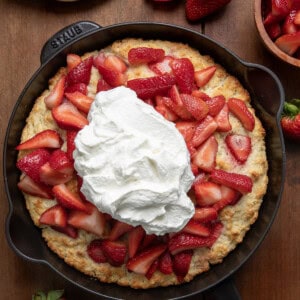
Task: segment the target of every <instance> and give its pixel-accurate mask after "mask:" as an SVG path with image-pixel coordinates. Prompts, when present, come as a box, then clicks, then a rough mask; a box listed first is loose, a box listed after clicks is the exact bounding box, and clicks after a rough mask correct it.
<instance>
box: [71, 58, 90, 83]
mask: <svg viewBox="0 0 300 300" xmlns="http://www.w3.org/2000/svg"><path fill="white" fill-rule="evenodd" d="M92 66H93V57H92V56H90V57H88V58H87V59H85V60H83V61H82V62H81V63H80V64H78V65H77V66H76V67H74V68H73V69H71V70H70V71H69V72H68V74H67V77H66V85H67V86H70V85H73V84H75V83H79V82H82V83H85V84H88V83H89V82H90V78H91V69H92Z"/></svg>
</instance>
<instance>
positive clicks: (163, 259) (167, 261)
mask: <svg viewBox="0 0 300 300" xmlns="http://www.w3.org/2000/svg"><path fill="white" fill-rule="evenodd" d="M158 269H159V271H160V272H162V273H163V274H171V273H173V261H172V258H171V255H170V253H169V252H168V251H166V252H165V253H164V254H162V255H161V256H160V258H159V260H158Z"/></svg>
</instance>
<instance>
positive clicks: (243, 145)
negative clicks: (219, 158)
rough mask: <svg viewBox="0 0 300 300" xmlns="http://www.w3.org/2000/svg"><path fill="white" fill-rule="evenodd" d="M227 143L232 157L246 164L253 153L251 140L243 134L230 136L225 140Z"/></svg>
mask: <svg viewBox="0 0 300 300" xmlns="http://www.w3.org/2000/svg"><path fill="white" fill-rule="evenodd" d="M225 143H226V145H227V147H228V148H229V150H230V152H231V153H232V155H233V156H234V157H235V159H236V160H237V161H238V162H240V163H242V164H243V163H245V162H246V161H247V159H248V156H249V154H250V153H251V148H252V147H251V138H250V137H249V136H246V135H241V134H229V135H227V136H226V138H225Z"/></svg>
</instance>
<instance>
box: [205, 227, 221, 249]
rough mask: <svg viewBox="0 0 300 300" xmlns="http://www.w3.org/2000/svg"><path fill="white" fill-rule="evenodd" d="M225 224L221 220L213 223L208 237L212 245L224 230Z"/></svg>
mask: <svg viewBox="0 0 300 300" xmlns="http://www.w3.org/2000/svg"><path fill="white" fill-rule="evenodd" d="M223 227H224V226H223V224H222V223H221V222H215V223H212V226H211V234H210V236H209V237H208V239H209V241H210V247H211V246H212V245H213V244H214V243H215V242H216V240H217V239H218V238H219V236H220V235H221V233H222V230H223Z"/></svg>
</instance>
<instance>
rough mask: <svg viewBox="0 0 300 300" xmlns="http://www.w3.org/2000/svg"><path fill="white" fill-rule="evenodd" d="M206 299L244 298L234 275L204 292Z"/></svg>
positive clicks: (230, 299) (228, 299) (238, 299)
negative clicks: (237, 286)
mask: <svg viewBox="0 0 300 300" xmlns="http://www.w3.org/2000/svg"><path fill="white" fill-rule="evenodd" d="M203 299H204V300H242V298H241V296H240V293H239V291H238V290H237V288H236V286H235V284H234V280H233V278H232V277H229V278H228V279H225V280H224V281H222V282H221V283H219V284H218V285H217V286H215V287H214V288H212V289H210V290H208V291H207V292H205V293H203Z"/></svg>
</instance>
